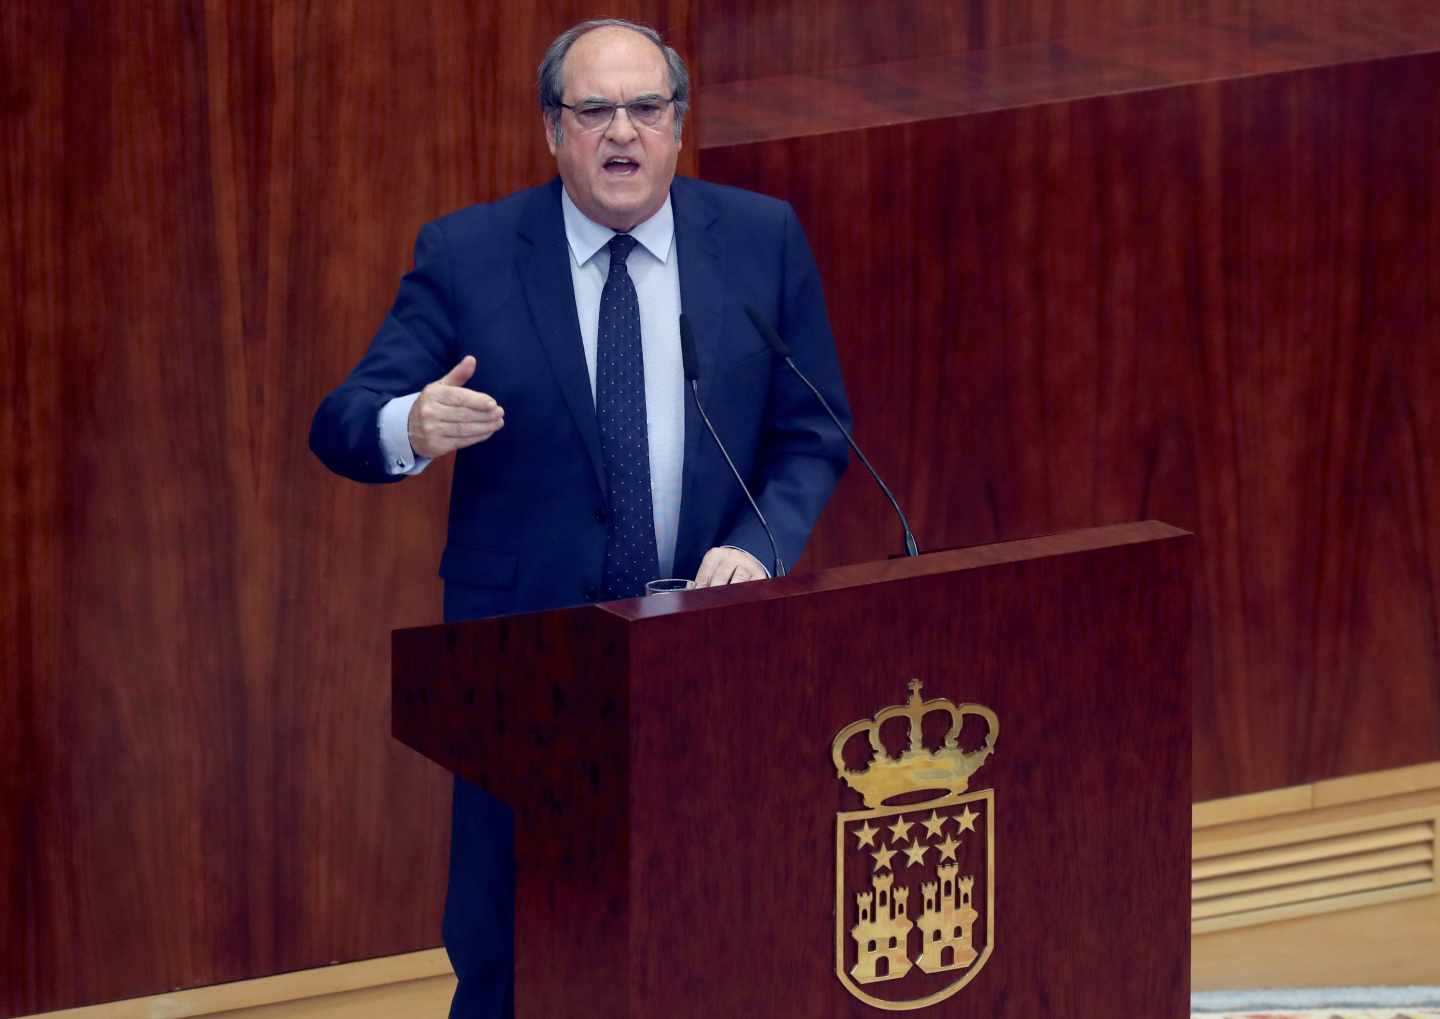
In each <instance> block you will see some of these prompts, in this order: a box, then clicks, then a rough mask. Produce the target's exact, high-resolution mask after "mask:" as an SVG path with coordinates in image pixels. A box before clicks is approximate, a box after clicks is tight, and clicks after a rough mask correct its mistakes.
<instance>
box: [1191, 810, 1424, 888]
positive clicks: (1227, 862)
mask: <svg viewBox="0 0 1440 1019" xmlns="http://www.w3.org/2000/svg"><path fill="white" fill-rule="evenodd" d="M1434 843H1435V829H1434V825H1432V824H1430V823H1428V822H1424V821H1421V822H1417V823H1415V824H1407V825H1400V826H1398V827H1394V828H1383V829H1381V830H1379V831H1373V832H1359V833H1357V834H1355V835H1338V836H1335V837H1333V838H1327V839H1316V838H1311V837H1310V833H1309V832H1306V831H1303V830H1301V831H1297V832H1296V839H1295V841H1294V842H1292V843H1289V844H1286V845H1280V846H1274V847H1273V848H1270V849H1252V850H1248V851H1245V852H1236V853H1226V854H1224V855H1218V854H1217V855H1215V856H1212V857H1210V858H1208V859H1207V858H1200V859H1197V860H1196V861H1195V863H1194V865H1193V866H1192V867H1191V868H1190V876H1191V879H1192V880H1194V881H1206V880H1209V879H1211V878H1215V877H1220V876H1222V875H1225V874H1235V873H1240V872H1243V871H1252V870H1261V869H1264V868H1270V867H1284V866H1289V865H1291V864H1296V863H1305V862H1307V861H1310V860H1322V859H1329V858H1331V857H1337V856H1348V855H1352V854H1356V853H1368V852H1374V851H1375V850H1382V849H1392V848H1394V847H1396V846H1410V845H1429V846H1432V847H1433V846H1434ZM1429 852H1430V855H1431V856H1432V857H1433V855H1434V849H1433V848H1432V849H1431V850H1430V851H1429Z"/></svg>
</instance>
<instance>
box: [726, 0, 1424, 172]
mask: <svg viewBox="0 0 1440 1019" xmlns="http://www.w3.org/2000/svg"><path fill="white" fill-rule="evenodd" d="M1435 51H1440V5H1433V4H1429V3H1421V2H1416V0H1401V2H1390V3H1384V4H1354V3H1350V4H1349V5H1348V9H1347V5H1346V4H1344V3H1339V2H1333V0H1332V2H1331V3H1329V4H1327V5H1321V6H1318V7H1317V9H1315V10H1313V11H1307V12H1306V13H1304V14H1298V13H1296V14H1291V15H1289V16H1288V17H1287V16H1283V15H1282V16H1275V15H1263V14H1256V15H1251V16H1248V17H1227V18H1215V19H1209V20H1197V21H1186V22H1178V23H1174V24H1167V25H1157V26H1152V27H1147V28H1141V29H1134V30H1130V31H1127V32H1123V33H1116V34H1114V35H1107V36H1096V37H1093V38H1085V39H1067V40H1061V41H1057V42H1049V43H1042V44H1037V45H1029V46H1012V47H1005V48H1001V49H992V50H977V51H973V52H969V53H964V54H958V55H955V56H949V57H931V58H924V59H917V60H904V61H896V62H891V63H882V64H872V65H868V66H864V67H853V68H845V69H840V70H834V71H829V72H825V73H818V74H804V75H787V76H784V77H775V78H762V79H756V80H751V81H740V82H730V83H727V84H723V85H713V86H710V87H708V88H706V89H705V93H704V101H703V103H702V104H701V105H700V106H699V107H698V111H697V113H698V120H699V137H700V142H701V144H700V148H701V149H702V150H705V149H716V148H723V147H727V146H732V145H744V144H750V143H753V142H764V141H777V140H780V139H784V138H799V137H805V136H807V135H817V134H830V133H834V132H840V131H858V130H864V129H866V128H871V127H883V126H887V125H892V124H905V123H912V122H915V121H921V120H932V119H936V118H943V117H957V116H964V115H968V114H975V113H983V112H986V111H990V110H1000V109H1009V108H1014V107H1022V106H1034V105H1042V104H1046V103H1055V102H1065V101H1071V100H1077V99H1086V98H1090V97H1094V96H1100V95H1112V94H1115V93H1120V92H1136V91H1144V90H1149V89H1158V88H1170V87H1174V86H1178V85H1191V84H1196V83H1199V82H1205V81H1215V80H1222V79H1228V78H1240V77H1248V76H1252V75H1261V74H1274V73H1278V72H1282V71H1295V70H1302V69H1305V68H1313V67H1327V66H1332V65H1339V64H1347V63H1354V62H1357V61H1362V60H1377V59H1383V58H1388V57H1397V56H1409V55H1414V54H1418V53H1430V52H1435Z"/></svg>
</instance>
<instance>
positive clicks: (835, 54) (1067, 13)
mask: <svg viewBox="0 0 1440 1019" xmlns="http://www.w3.org/2000/svg"><path fill="white" fill-rule="evenodd" d="M1312 2H1313V0H889V2H886V3H874V2H873V0H697V4H696V18H697V21H698V22H699V23H700V24H702V25H704V26H705V30H704V32H703V33H702V34H701V37H700V40H699V43H700V45H699V54H700V66H701V67H702V68H703V69H704V72H705V80H706V82H708V83H710V84H718V83H721V82H732V81H747V80H751V79H755V78H769V77H773V76H776V75H783V74H809V73H814V72H823V71H827V70H832V69H836V68H843V67H857V66H861V65H864V64H879V63H884V62H886V61H892V60H914V59H916V58H919V57H938V56H949V55H952V54H956V53H964V52H966V51H967V50H986V49H995V48H997V47H1001V46H1023V45H1026V44H1029V43H1038V42H1047V41H1050V40H1055V39H1064V38H1067V37H1073V36H1082V35H1093V34H1097V33H1106V32H1113V31H1116V30H1119V29H1125V28H1133V27H1136V26H1140V25H1156V24H1164V23H1167V22H1175V21H1183V20H1188V19H1198V18H1213V17H1218V16H1223V15H1229V14H1248V13H1251V12H1252V11H1255V10H1257V9H1270V10H1273V9H1279V8H1285V9H1291V8H1293V9H1303V8H1305V7H1308V6H1310V5H1311V3H1312Z"/></svg>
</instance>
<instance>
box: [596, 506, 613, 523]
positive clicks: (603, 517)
mask: <svg viewBox="0 0 1440 1019" xmlns="http://www.w3.org/2000/svg"><path fill="white" fill-rule="evenodd" d="M609 519H610V514H609V513H606V512H605V511H604V510H603V509H597V510H596V511H595V520H596V522H597V523H601V524H603V523H606V522H607V521H608V520H609Z"/></svg>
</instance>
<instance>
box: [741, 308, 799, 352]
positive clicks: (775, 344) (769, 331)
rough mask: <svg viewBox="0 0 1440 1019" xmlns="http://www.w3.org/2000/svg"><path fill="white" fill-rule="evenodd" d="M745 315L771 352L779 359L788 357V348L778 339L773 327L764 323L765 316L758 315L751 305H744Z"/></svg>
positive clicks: (778, 336) (778, 335)
mask: <svg viewBox="0 0 1440 1019" xmlns="http://www.w3.org/2000/svg"><path fill="white" fill-rule="evenodd" d="M745 314H747V315H749V316H750V321H751V322H753V323H755V328H756V330H758V331H759V333H760V336H761V338H762V339H764V340H765V342H766V343H768V344H769V345H770V349H771V350H773V351H774V352H775V353H777V354H779V355H780V356H781V357H789V356H790V348H789V346H787V345H786V343H785V341H784V340H782V339H781V338H780V334H779V333H777V332H776V331H775V327H774V326H772V325H771V324H770V323H769V322H767V321H765V316H764V315H762V314H760V312H759V311H758V310H756V308H755V306H754V305H753V304H747V305H745Z"/></svg>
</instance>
